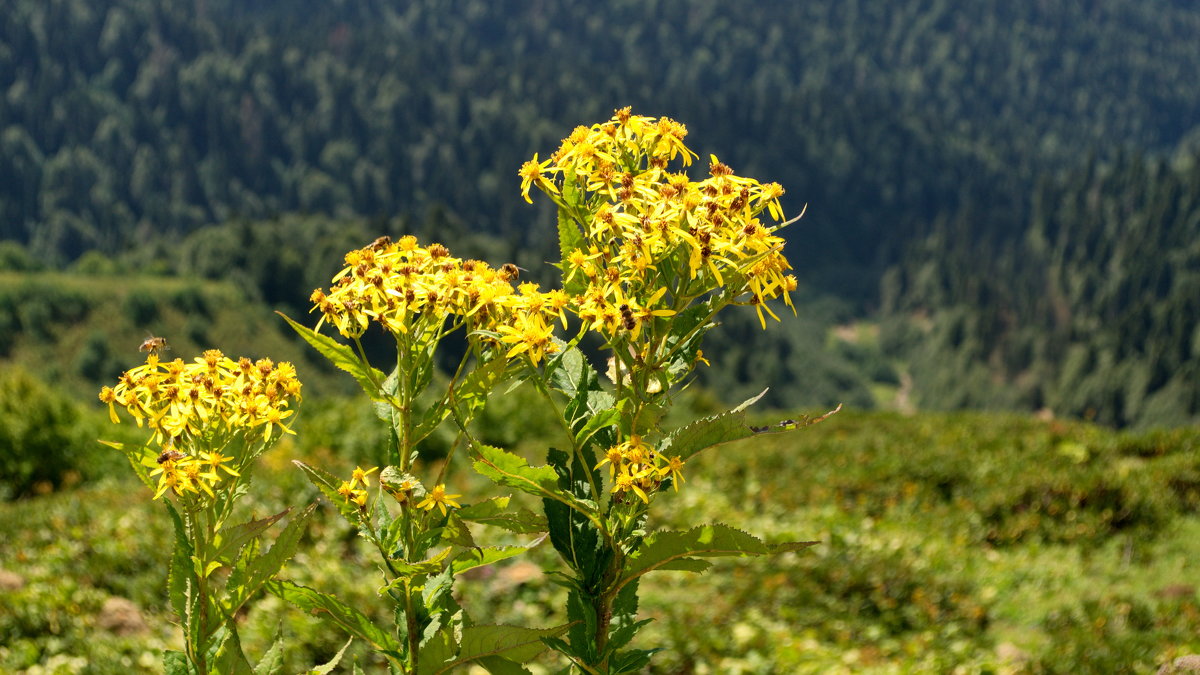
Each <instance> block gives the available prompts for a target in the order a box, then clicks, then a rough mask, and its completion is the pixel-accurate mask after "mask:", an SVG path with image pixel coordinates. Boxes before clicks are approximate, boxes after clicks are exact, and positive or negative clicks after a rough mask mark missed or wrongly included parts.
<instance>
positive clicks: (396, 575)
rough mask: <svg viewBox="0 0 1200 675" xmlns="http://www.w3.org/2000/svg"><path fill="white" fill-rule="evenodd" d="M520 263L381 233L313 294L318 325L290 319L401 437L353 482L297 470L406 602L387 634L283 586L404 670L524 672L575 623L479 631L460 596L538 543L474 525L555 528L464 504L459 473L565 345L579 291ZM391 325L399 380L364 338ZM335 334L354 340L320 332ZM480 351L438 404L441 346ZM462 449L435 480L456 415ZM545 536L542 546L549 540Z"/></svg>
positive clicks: (279, 586) (336, 602) (389, 593)
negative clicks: (450, 472) (470, 578)
mask: <svg viewBox="0 0 1200 675" xmlns="http://www.w3.org/2000/svg"><path fill="white" fill-rule="evenodd" d="M517 276H518V270H517V268H516V267H515V266H513V265H505V266H503V267H501V268H499V269H494V268H492V267H490V266H489V265H487V264H486V263H483V262H480V261H476V260H462V259H460V258H456V257H454V256H452V255H451V254H450V251H449V250H448V249H447V248H446V247H445V246H443V245H441V244H431V245H429V246H428V247H425V246H420V245H418V243H417V240H416V239H415V238H414V237H411V236H406V237H402V238H401V239H399V240H398V241H395V242H393V241H391V239H390V238H387V237H381V238H380V239H378V240H376V241H375V242H374V243H373V244H371V245H370V246H367V247H365V248H363V249H360V250H355V251H351V252H349V253H348V254H346V267H345V269H343V270H342V271H341V272H339V273H338V274H337V276H335V277H334V280H333V286H332V287H331V288H330V289H328V291H325V290H320V289H318V290H316V291H314V292H313V295H312V300H313V303H314V305H315V306H314V310H316V311H319V312H320V314H321V318H320V320H319V321H318V322H317V326H316V330H312V329H309V328H306V327H304V326H301V325H299V324H297V323H296V322H294V321H292V320H291V319H287V320H288V322H289V323H290V324H291V325H292V327H293V328H294V329H295V330H296V331H297V332H298V333H299V334H300V335H301V336H303V337H304V339H305V340H307V341H308V342H309V343H310V344H311V345H312V346H313V347H315V348H316V349H317V350H318V351H320V352H321V353H322V354H323V355H325V356H326V357H327V358H329V359H330V360H331V361H332V362H333V363H334V364H336V365H337V366H339V367H341V368H342V369H344V370H346V371H348V372H349V373H351V374H352V375H353V376H354V377H355V379H356V380H357V381H358V383H359V384H360V385H361V386H362V388H363V390H364V391H365V392H366V393H367V395H368V396H369V397H370V398H371V399H372V400H373V401H374V405H375V410H376V413H377V414H378V416H379V417H380V418H381V419H382V420H383V421H384V422H386V423H387V425H388V427H389V429H390V431H391V434H390V447H389V448H388V453H387V454H388V462H389V465H388V466H386V467H385V468H383V470H382V471H380V472H379V473H378V476H377V480H378V487H377V488H376V489H375V490H374V493H372V491H371V490H370V489H369V488H370V487H371V482H372V481H373V480H375V479H376V476H375V472H376V471H377V470H378V468H377V467H372V468H370V469H363V468H362V467H358V468H356V469H355V470H354V472H353V473H352V475H351V476H350V477H349V478H348V479H347V480H342V479H340V478H338V477H335V476H333V475H331V474H329V473H327V472H325V471H324V470H322V469H320V468H319V467H314V466H309V465H307V464H304V463H302V462H297V464H299V466H300V467H301V468H302V469H303V470H304V472H305V473H306V475H307V476H308V478H309V480H310V481H311V482H312V483H313V484H314V485H315V486H316V487H317V488H319V489H320V490H321V491H322V492H323V493H324V494H325V495H326V497H327V498H328V499H330V501H332V502H333V503H334V504H335V505H336V506H337V508H338V510H339V512H340V513H341V515H342V516H343V517H344V518H345V519H346V520H347V521H348V522H349V523H350V524H351V525H352V526H354V527H355V528H356V529H357V530H358V532H359V533H360V535H361V536H362V537H363V538H364V539H365V540H366V541H367V542H368V543H369V546H370V548H372V549H373V550H374V552H375V553H376V554H377V557H378V560H379V563H380V569H381V570H382V572H383V577H384V578H383V586H382V588H381V590H380V594H381V596H383V597H385V598H386V599H387V600H388V601H390V602H391V603H392V605H393V612H392V615H393V616H394V625H393V626H379V625H377V624H375V623H373V622H372V620H371V619H370V618H369V617H367V616H366V615H365V614H364V613H362V612H360V611H359V610H358V609H356V608H355V607H353V606H351V605H349V604H348V603H346V602H343V601H341V600H340V599H338V598H337V597H336V596H334V595H331V594H328V593H325V592H322V591H320V590H318V589H312V588H307V587H304V586H301V585H299V584H295V583H292V582H288V581H277V582H273V583H272V585H271V590H272V591H273V592H275V593H277V594H278V595H280V596H281V597H283V598H284V599H286V600H288V601H290V602H291V603H293V604H295V605H297V606H299V607H302V608H304V609H306V610H309V611H312V612H314V613H317V614H319V615H321V616H323V617H324V618H326V619H327V620H328V621H330V622H332V623H333V624H335V625H336V626H338V627H339V628H341V629H342V630H344V631H346V632H347V633H349V634H350V635H351V636H353V637H358V638H361V639H363V640H365V641H367V642H368V643H369V644H370V645H371V646H372V648H373V649H374V650H375V651H376V652H378V653H379V654H381V655H382V656H383V657H384V658H386V659H387V661H388V663H389V664H390V666H391V668H392V670H393V672H399V673H406V674H407V673H435V672H445V671H448V670H451V669H453V668H455V667H457V666H459V665H461V664H464V663H467V662H472V661H475V662H479V663H482V664H484V665H485V666H486V667H489V668H501V669H503V668H506V667H507V668H510V669H511V668H515V667H517V665H516V664H517V663H519V662H522V661H527V660H529V659H531V658H533V657H534V656H536V655H537V654H538V653H539V652H542V651H544V650H545V645H544V644H543V643H542V638H544V637H548V636H552V635H555V634H560V633H561V632H562V629H546V630H538V629H530V628H521V627H514V626H491V625H474V624H472V623H471V621H470V620H469V618H468V617H467V616H466V615H465V613H464V612H463V610H462V608H461V607H459V605H458V603H457V601H456V600H455V598H454V596H453V593H452V591H453V584H454V579H455V577H456V576H457V575H458V574H460V573H461V572H464V571H466V570H468V569H472V568H474V567H479V566H482V565H487V564H490V563H493V562H496V561H498V560H503V559H505V558H509V557H512V556H514V555H517V554H519V553H521V552H523V551H525V550H526V549H527V548H528V546H519V545H518V546H491V547H486V546H480V545H478V544H477V543H476V542H475V539H474V536H473V534H472V532H471V530H470V529H469V528H468V526H467V523H471V522H474V523H483V524H489V525H495V526H499V527H502V528H504V529H507V530H509V531H512V532H516V533H519V534H528V533H542V532H545V530H546V525H545V521H544V519H543V518H541V517H540V516H538V515H537V514H534V513H532V512H530V511H527V510H526V511H524V512H510V511H507V506H508V499H507V498H503V497H502V498H495V499H487V500H482V501H479V502H477V503H475V504H464V503H462V502H460V501H458V500H459V498H460V497H461V496H462V495H458V494H450V493H448V492H447V487H446V485H445V472H446V471H447V468H448V467H449V466H450V464H451V463H452V461H453V459H454V454H455V453H456V451H457V448H458V447H459V446H460V445H462V444H463V443H462V441H464V440H467V439H468V438H469V437H468V436H467V435H466V430H467V428H468V425H469V424H470V422H471V419H472V418H473V417H474V416H475V414H476V413H477V412H478V411H479V410H481V408H482V405H483V403H484V401H485V399H486V397H487V395H488V393H489V392H490V391H492V389H494V388H495V387H496V386H498V385H499V384H500V383H501V382H503V381H504V380H506V379H508V378H509V377H511V376H512V375H514V374H516V373H518V372H520V369H521V368H523V367H524V366H525V364H527V363H535V364H536V363H540V362H541V361H543V360H544V359H545V358H546V356H547V355H548V354H552V353H554V352H556V351H557V350H558V345H557V344H556V343H555V342H554V341H553V340H552V339H551V333H552V331H553V323H554V322H555V321H562V320H563V319H564V318H565V315H564V309H563V308H564V307H565V305H566V302H567V297H566V294H565V293H563V292H562V291H551V292H549V293H543V292H541V291H540V290H539V289H538V287H537V286H536V285H535V284H529V283H524V284H519V285H518V286H517V287H516V288H514V287H513V282H515V281H516V279H517ZM373 323H374V324H378V325H379V326H381V327H382V328H383V330H385V331H386V332H387V333H388V334H389V335H390V336H391V337H392V339H393V341H394V343H395V347H396V360H395V365H394V367H393V368H392V370H391V373H390V374H386V375H385V374H384V373H383V372H382V371H379V370H377V369H375V368H374V367H373V366H372V365H371V363H370V361H369V360H368V358H367V353H366V350H365V349H364V348H363V345H362V341H361V337H362V335H363V334H364V333H365V331H366V330H367V328H368V327H369V326H370V325H371V324H373ZM323 325H329V326H332V327H334V328H335V329H336V330H337V332H338V333H339V334H340V335H341V336H342V337H343V338H346V339H347V340H348V342H349V343H348V344H347V343H341V342H337V341H335V340H333V339H332V338H329V337H326V336H324V335H322V334H320V333H319V332H318V331H319V330H320V329H321V327H322V326H323ZM455 334H460V335H462V336H465V338H466V343H467V349H466V350H465V351H464V353H463V356H462V358H461V360H460V362H459V364H458V367H457V368H456V370H455V372H454V374H453V376H452V377H451V378H450V380H449V382H448V383H447V384H446V385H445V388H444V389H442V390H439V391H437V392H436V393H435V395H433V396H429V394H430V393H433V389H434V385H433V381H434V377H433V375H434V369H435V361H436V355H437V352H438V347H439V346H440V345H442V344H443V343H444V341H445V340H446V339H447V338H449V337H450V336H452V335H455ZM451 419H452V420H453V423H454V424H455V425H456V426H457V427H458V428H459V429H460V434H459V441H458V442H456V443H455V444H454V445H452V447H451V449H450V452H449V455H448V456H447V457H445V458H444V461H443V462H441V463H440V465H439V467H438V469H437V471H436V474H435V475H433V476H432V477H426V479H425V480H422V478H421V477H419V476H418V475H416V474H417V472H418V471H419V470H420V469H422V468H424V466H427V465H422V466H418V459H419V457H420V452H421V449H422V447H423V445H422V444H423V443H424V442H425V441H426V439H427V438H428V437H429V436H430V435H431V434H432V433H433V432H434V431H435V430H436V429H437V428H438V427H439V426H440V425H442V424H443V423H445V422H447V421H448V420H451ZM540 541H541V539H540V538H539V539H537V540H535V541H534V542H532V544H530V545H536V544H537V543H540Z"/></svg>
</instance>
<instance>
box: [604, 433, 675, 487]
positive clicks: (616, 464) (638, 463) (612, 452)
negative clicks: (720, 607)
mask: <svg viewBox="0 0 1200 675" xmlns="http://www.w3.org/2000/svg"><path fill="white" fill-rule="evenodd" d="M605 464H607V465H608V477H609V480H610V481H611V482H612V492H613V494H614V495H617V497H618V498H621V497H624V496H625V495H627V494H628V493H631V492H632V493H633V494H635V495H637V497H638V499H641V500H642V501H643V502H646V503H649V501H650V497H649V495H650V494H652V493H653V492H654V491H655V490H657V489H658V488H659V487H660V486H661V485H662V483H663V481H664V480H666V479H667V478H668V477H669V478H671V483H672V484H673V485H674V487H675V489H676V490H678V489H679V484H680V483H681V482H683V465H684V464H685V462H684V461H683V460H682V459H680V458H678V457H664V456H663V455H662V454H660V453H658V452H655V451H654V448H652V447H650V446H649V445H647V444H646V443H645V441H643V440H642V437H641V436H638V435H636V434H634V435H632V436H630V437H629V440H627V441H624V442H621V443H618V444H616V445H614V446H612V447H610V448H609V449H608V450H607V451H606V452H605V453H604V458H603V459H601V460H600V462H599V463H598V464H596V468H597V469H599V468H600V467H602V466H604V465H605Z"/></svg>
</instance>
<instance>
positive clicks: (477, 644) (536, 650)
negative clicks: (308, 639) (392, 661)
mask: <svg viewBox="0 0 1200 675" xmlns="http://www.w3.org/2000/svg"><path fill="white" fill-rule="evenodd" d="M566 631H567V626H558V627H555V628H543V629H537V628H522V627H518V626H467V627H466V628H463V631H462V640H461V641H460V646H459V651H458V655H457V656H456V657H455V658H454V660H453V661H447V662H444V663H442V664H441V666H440V667H439V668H438V669H437V670H434V671H432V672H434V673H439V674H440V673H448V672H452V671H453V669H454V668H456V667H458V666H462V665H464V664H467V663H471V662H472V661H479V662H480V664H481V665H483V664H484V661H483V660H484V659H489V658H499V659H500V660H501V661H507V662H508V664H504V663H499V662H495V661H492V662H491V663H494V664H495V665H496V667H498V668H500V670H499V671H496V670H492V667H489V666H487V665H485V667H486V668H488V670H489V672H501V673H507V672H513V673H520V672H523V671H524V669H520V670H511V668H510V667H509V664H511V665H512V666H515V665H516V664H517V663H524V662H526V661H529V660H531V659H533V658H534V657H535V656H537V655H538V654H540V653H542V652H544V651H545V650H546V644H545V643H544V642H543V640H544V639H545V638H551V637H555V636H558V635H562V634H563V633H565V632H566ZM423 656H424V654H422V657H423ZM506 669H507V670H506Z"/></svg>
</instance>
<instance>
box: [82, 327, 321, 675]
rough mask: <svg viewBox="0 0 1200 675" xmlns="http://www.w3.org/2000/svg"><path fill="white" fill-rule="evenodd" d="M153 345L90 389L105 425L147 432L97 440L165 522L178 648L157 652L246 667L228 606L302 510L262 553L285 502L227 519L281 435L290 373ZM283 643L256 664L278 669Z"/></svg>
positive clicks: (267, 364) (290, 394)
mask: <svg viewBox="0 0 1200 675" xmlns="http://www.w3.org/2000/svg"><path fill="white" fill-rule="evenodd" d="M163 346H164V345H155V346H154V347H153V348H152V349H151V350H150V351H151V353H150V354H149V356H148V357H147V359H146V362H145V363H144V364H143V365H140V366H137V367H135V368H133V369H131V370H129V371H127V372H125V373H124V374H122V375H121V377H120V379H119V381H118V382H117V384H116V386H114V387H104V388H103V389H101V391H100V400H101V401H103V402H104V403H107V404H108V408H109V417H110V419H111V420H112V422H113V423H114V424H116V423H119V422H120V416H119V415H118V413H117V411H118V409H120V410H123V411H124V412H125V413H127V414H128V415H130V416H131V417H132V418H133V419H134V421H135V422H136V423H137V425H138V426H139V427H144V428H146V429H147V430H148V431H149V432H150V435H149V437H148V438H147V439H146V442H145V443H144V444H142V445H140V446H132V445H125V444H121V443H111V442H110V443H108V445H111V446H113V447H115V448H117V449H119V450H121V451H123V452H124V453H125V455H126V456H127V458H128V459H129V462H130V464H131V465H132V466H133V469H134V472H135V473H136V474H137V476H138V477H139V478H140V479H141V480H142V482H143V483H145V484H146V486H147V487H148V488H149V489H151V490H153V491H154V499H156V500H161V501H162V503H163V505H164V506H165V508H166V510H167V512H168V513H169V514H170V517H171V522H172V523H173V524H174V527H175V542H174V551H173V553H172V556H171V568H170V574H169V578H168V584H167V585H168V595H169V598H170V602H171V607H172V609H174V611H175V613H176V614H177V615H178V617H179V622H180V626H181V628H182V629H183V642H184V646H185V650H184V651H183V652H175V651H168V652H166V653H165V654H164V659H163V664H164V670H165V671H166V672H167V673H171V674H180V675H181V674H184V673H193V674H197V675H207V674H208V673H210V672H217V673H235V672H250V663H249V661H248V660H247V658H246V655H245V654H244V653H243V651H242V647H241V642H240V641H239V639H238V631H237V616H238V613H239V612H240V611H241V610H242V609H243V608H244V607H245V606H246V604H247V603H248V602H249V601H250V600H252V599H253V598H254V597H255V596H257V595H258V594H259V593H260V592H261V590H262V588H263V586H264V585H265V584H266V583H267V581H269V580H270V579H271V578H272V577H274V576H275V575H276V574H277V573H278V572H279V570H280V568H281V567H282V566H283V564H284V563H286V562H287V560H289V559H290V558H291V557H292V556H293V555H294V554H295V552H296V547H297V545H298V543H299V540H300V535H301V534H302V533H303V528H304V523H305V521H306V519H307V518H308V516H309V514H310V513H311V512H312V507H309V508H308V509H305V510H304V511H302V512H301V513H299V514H297V515H294V516H293V517H292V518H291V519H290V520H289V522H288V524H287V526H286V527H285V528H284V529H283V531H282V532H281V533H280V534H279V535H278V536H277V537H276V539H275V541H274V543H273V545H272V546H271V548H270V549H269V550H267V551H263V550H262V543H261V539H262V538H263V535H264V534H265V532H266V530H267V529H268V528H270V527H271V526H272V525H273V524H275V523H276V522H278V521H279V520H281V519H282V518H283V517H284V516H285V515H287V513H288V510H285V511H283V512H281V513H278V514H275V515H273V516H270V517H267V518H263V519H258V520H249V521H247V522H244V523H238V524H234V523H233V522H232V518H233V517H234V515H235V514H234V508H235V505H236V504H237V501H238V499H239V498H241V497H242V496H243V495H245V494H246V493H247V491H248V489H249V485H250V480H251V474H252V470H253V468H254V462H255V459H257V458H258V457H259V456H260V455H261V454H263V453H264V452H266V451H267V450H269V449H270V448H271V447H272V446H273V445H275V443H276V442H277V441H278V440H279V439H280V438H281V437H282V436H283V435H284V434H289V433H292V431H291V430H290V429H289V428H288V426H287V423H288V418H289V417H291V416H292V414H293V413H294V412H295V411H294V410H293V409H292V403H293V402H296V401H299V400H300V387H301V385H300V381H299V380H298V379H297V378H296V371H295V368H294V367H293V366H292V365H291V364H290V363H287V362H280V363H274V362H272V361H271V360H270V359H260V360H258V361H254V362H252V361H251V360H250V359H247V358H242V359H239V360H238V361H233V360H232V359H229V358H228V357H226V356H225V355H224V354H222V353H221V352H220V351H217V350H215V349H213V350H209V351H206V352H204V354H203V355H201V356H200V357H197V358H196V359H195V360H194V361H192V362H190V363H188V362H184V360H183V359H175V360H173V361H170V362H161V361H160V360H159V357H158V352H159V350H160V349H161V348H162V347H163ZM282 649H283V645H282V642H281V641H277V642H276V644H275V645H274V646H273V647H272V648H271V649H270V650H269V651H268V652H267V653H266V654H265V655H263V658H262V659H261V661H260V662H259V664H258V669H257V670H256V671H255V672H262V673H274V672H278V668H279V666H280V664H281V658H282V653H283V652H282Z"/></svg>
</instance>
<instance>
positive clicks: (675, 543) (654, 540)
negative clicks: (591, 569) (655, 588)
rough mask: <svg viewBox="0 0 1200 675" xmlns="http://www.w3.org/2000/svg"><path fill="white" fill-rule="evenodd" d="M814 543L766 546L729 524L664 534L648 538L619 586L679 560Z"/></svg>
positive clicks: (791, 548) (756, 553) (750, 553)
mask: <svg viewBox="0 0 1200 675" xmlns="http://www.w3.org/2000/svg"><path fill="white" fill-rule="evenodd" d="M816 543H817V542H815V541H806V542H786V543H783V544H766V543H764V542H763V541H762V540H761V539H759V538H757V537H755V536H753V535H751V534H748V533H746V532H743V531H741V530H737V529H734V528H732V527H729V526H728V525H720V524H713V525H701V526H699V527H694V528H692V529H690V530H687V531H686V532H678V531H664V532H655V533H653V534H650V535H647V536H646V538H645V539H644V540H643V541H642V546H641V548H640V549H639V551H638V553H637V555H636V556H634V557H631V558H630V561H629V563H628V564H627V566H626V568H625V571H624V573H623V575H622V580H621V581H620V582H619V583H618V587H621V586H624V585H625V584H628V583H631V582H633V581H634V580H635V579H637V578H638V577H640V576H641V575H643V574H646V573H647V572H651V571H653V570H656V569H662V568H663V567H665V566H667V565H670V564H674V563H677V562H678V561H680V560H682V559H687V558H696V557H716V556H760V555H771V554H774V553H783V552H785V551H796V550H800V549H803V548H807V547H809V546H813V545H815V544H816Z"/></svg>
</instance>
